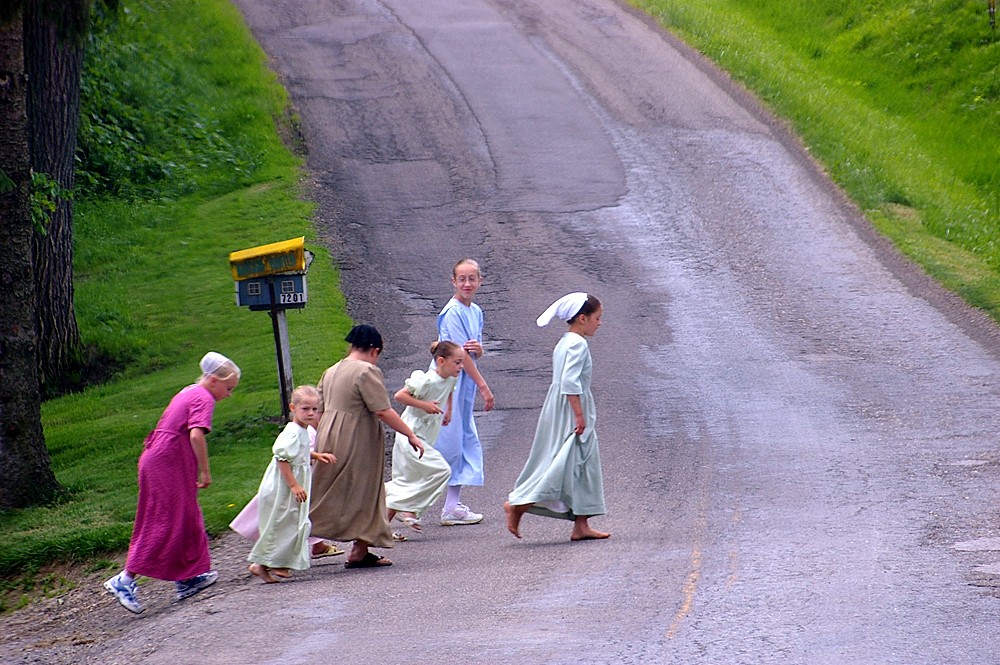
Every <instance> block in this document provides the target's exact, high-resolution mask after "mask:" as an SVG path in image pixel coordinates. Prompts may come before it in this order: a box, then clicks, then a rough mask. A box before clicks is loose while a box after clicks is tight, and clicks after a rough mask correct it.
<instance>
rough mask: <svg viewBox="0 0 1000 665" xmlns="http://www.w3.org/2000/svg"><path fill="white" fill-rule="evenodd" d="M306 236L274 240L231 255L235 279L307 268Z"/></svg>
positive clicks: (230, 259)
mask: <svg viewBox="0 0 1000 665" xmlns="http://www.w3.org/2000/svg"><path fill="white" fill-rule="evenodd" d="M305 240H306V237H305V236H302V237H300V238H292V239H291V240H282V241H281V242H272V243H271V244H270V245H261V246H260V247H251V248H250V249H241V250H240V251H238V252H232V253H231V254H230V255H229V265H230V266H231V267H232V269H233V279H235V280H237V281H239V280H243V279H250V278H251V277H264V276H266V275H276V274H279V273H283V272H293V271H296V270H305V269H306V253H305Z"/></svg>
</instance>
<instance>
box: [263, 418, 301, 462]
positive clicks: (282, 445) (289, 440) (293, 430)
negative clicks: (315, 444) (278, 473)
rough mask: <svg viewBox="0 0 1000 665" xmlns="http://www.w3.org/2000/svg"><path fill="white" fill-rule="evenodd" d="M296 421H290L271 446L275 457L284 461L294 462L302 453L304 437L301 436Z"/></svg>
mask: <svg viewBox="0 0 1000 665" xmlns="http://www.w3.org/2000/svg"><path fill="white" fill-rule="evenodd" d="M301 429H302V428H300V427H299V426H298V425H296V424H295V423H288V424H287V425H285V429H283V430H281V434H279V435H278V438H276V439H275V440H274V445H273V446H271V453H272V454H273V455H274V458H275V459H277V460H279V461H282V462H294V461H295V459H296V458H298V457H299V455H301V454H302V450H301V448H302V444H303V439H304V437H301V436H299V430H301Z"/></svg>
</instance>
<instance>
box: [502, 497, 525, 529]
mask: <svg viewBox="0 0 1000 665" xmlns="http://www.w3.org/2000/svg"><path fill="white" fill-rule="evenodd" d="M503 509H504V512H505V513H507V530H508V531H510V532H511V533H512V534H514V537H515V538H523V536H522V535H521V516H522V515H524V513H525V511H527V510H528V506H512V505H510V501H504V502H503Z"/></svg>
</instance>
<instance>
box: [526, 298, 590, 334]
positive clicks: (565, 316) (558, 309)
mask: <svg viewBox="0 0 1000 665" xmlns="http://www.w3.org/2000/svg"><path fill="white" fill-rule="evenodd" d="M585 302H587V294H586V293H582V292H580V291H577V292H576V293H568V294H566V295H564V296H563V297H562V298H560V299H559V300H557V301H555V302H554V303H552V304H551V305H549V308H548V309H547V310H545V311H544V312H542V315H541V316H539V317H538V318H537V319H535V323H537V324H538V327H539V328H542V327H544V326H547V325H549V321H551V320H552V317H558V318H559V319H561V320H563V321H569V320H570V319H572V318H573V317H574V316H576V315H577V314H579V313H580V310H581V309H583V304H584V303H585Z"/></svg>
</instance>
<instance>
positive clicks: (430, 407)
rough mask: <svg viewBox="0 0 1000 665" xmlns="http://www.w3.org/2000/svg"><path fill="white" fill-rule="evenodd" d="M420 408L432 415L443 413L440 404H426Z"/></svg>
mask: <svg viewBox="0 0 1000 665" xmlns="http://www.w3.org/2000/svg"><path fill="white" fill-rule="evenodd" d="M420 408H421V409H423V410H424V411H426V412H427V413H429V414H431V415H434V414H437V413H441V403H440V402H424V404H423V406H421V407H420Z"/></svg>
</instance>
